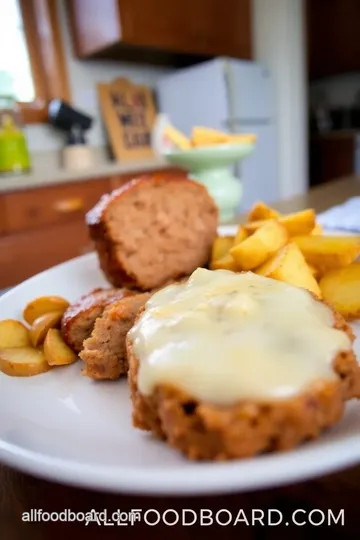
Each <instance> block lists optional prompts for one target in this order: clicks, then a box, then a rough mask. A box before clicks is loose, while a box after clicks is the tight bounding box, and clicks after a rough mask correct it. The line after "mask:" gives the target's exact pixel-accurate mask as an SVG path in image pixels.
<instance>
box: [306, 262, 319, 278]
mask: <svg viewBox="0 0 360 540" xmlns="http://www.w3.org/2000/svg"><path fill="white" fill-rule="evenodd" d="M307 265H308V267H309V269H310V272H311V273H312V275H313V276H314V278H315V279H317V278H318V277H320V272H319V270H318V269H317V268H315V266H312V264H309V263H307Z"/></svg>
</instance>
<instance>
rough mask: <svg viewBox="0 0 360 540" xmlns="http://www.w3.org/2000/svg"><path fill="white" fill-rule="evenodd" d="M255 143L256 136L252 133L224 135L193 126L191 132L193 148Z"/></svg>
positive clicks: (221, 132) (223, 133)
mask: <svg viewBox="0 0 360 540" xmlns="http://www.w3.org/2000/svg"><path fill="white" fill-rule="evenodd" d="M255 141H256V135H254V134H252V133H225V132H224V131H218V130H216V129H211V128H206V127H202V126H195V127H194V128H193V129H192V132H191V144H192V145H193V146H212V145H214V144H224V143H241V144H252V143H254V142H255Z"/></svg>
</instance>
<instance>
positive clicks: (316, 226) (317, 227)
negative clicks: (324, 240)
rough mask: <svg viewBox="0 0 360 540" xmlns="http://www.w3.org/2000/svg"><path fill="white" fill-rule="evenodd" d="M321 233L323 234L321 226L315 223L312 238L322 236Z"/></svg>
mask: <svg viewBox="0 0 360 540" xmlns="http://www.w3.org/2000/svg"><path fill="white" fill-rule="evenodd" d="M322 233H323V228H322V226H321V225H320V224H319V223H316V225H315V227H314V228H313V230H312V231H311V234H312V235H314V236H317V235H318V234H322Z"/></svg>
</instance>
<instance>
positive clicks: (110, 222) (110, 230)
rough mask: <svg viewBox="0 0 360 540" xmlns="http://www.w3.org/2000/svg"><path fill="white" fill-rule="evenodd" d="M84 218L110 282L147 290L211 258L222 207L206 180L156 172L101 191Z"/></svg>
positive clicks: (203, 263) (183, 274)
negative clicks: (105, 191)
mask: <svg viewBox="0 0 360 540" xmlns="http://www.w3.org/2000/svg"><path fill="white" fill-rule="evenodd" d="M86 222H87V225H88V227H89V230H90V236H91V238H92V239H93V240H94V243H95V248H96V250H97V252H98V256H99V261H100V266H101V268H102V270H103V272H104V273H105V275H106V277H107V279H108V280H109V282H110V283H112V284H113V285H114V286H115V287H129V288H135V289H140V290H144V291H146V290H151V289H155V288H157V287H160V286H162V285H164V284H166V283H168V282H170V281H174V280H176V279H179V278H181V277H182V276H187V275H189V274H191V273H192V272H193V270H195V269H196V268H198V267H201V266H204V265H206V264H207V263H208V260H209V256H210V251H211V246H212V243H213V240H214V238H215V236H216V233H217V225H218V211H217V207H216V205H215V203H214V201H213V199H212V198H211V197H210V195H209V193H208V191H207V190H206V188H205V187H204V186H202V185H200V184H198V183H197V182H195V181H193V180H189V179H188V178H186V177H185V176H184V175H182V174H180V173H179V174H174V175H172V176H169V175H167V176H165V175H164V174H156V175H155V174H154V175H149V176H143V177H140V178H137V179H135V180H132V181H131V182H128V183H127V184H125V185H124V186H123V187H121V188H120V189H117V190H115V191H114V192H112V193H111V194H110V195H105V196H103V197H102V198H101V200H100V201H99V203H98V204H97V205H96V206H95V207H94V208H93V209H92V210H90V211H89V212H88V214H87V216H86Z"/></svg>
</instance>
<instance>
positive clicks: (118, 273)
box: [86, 173, 218, 291]
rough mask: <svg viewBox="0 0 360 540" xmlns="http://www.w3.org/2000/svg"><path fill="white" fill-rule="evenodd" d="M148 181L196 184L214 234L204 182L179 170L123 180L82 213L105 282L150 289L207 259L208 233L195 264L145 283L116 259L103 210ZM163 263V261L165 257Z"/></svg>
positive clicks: (162, 183) (204, 263) (154, 183)
mask: <svg viewBox="0 0 360 540" xmlns="http://www.w3.org/2000/svg"><path fill="white" fill-rule="evenodd" d="M150 182H151V183H152V185H154V186H156V187H159V186H162V185H167V186H168V185H170V184H171V183H176V184H179V183H182V184H183V185H184V188H185V189H186V187H187V186H189V185H191V186H192V187H194V188H196V190H198V193H199V198H201V196H202V197H206V200H207V202H208V206H209V208H211V212H212V213H213V216H214V226H213V227H211V230H209V235H210V236H211V235H212V236H213V237H215V235H216V228H217V221H218V210H217V207H216V205H215V203H214V201H213V200H212V198H211V197H210V195H209V194H208V192H207V190H206V188H205V187H204V186H202V185H201V184H198V183H197V182H195V181H193V180H191V179H189V178H187V177H186V176H185V175H184V174H183V173H179V174H174V175H171V176H170V175H164V174H161V173H159V174H153V175H146V176H141V177H139V178H135V179H134V180H132V181H130V182H127V183H126V184H124V185H123V186H122V187H120V188H119V189H116V190H115V191H113V192H112V193H110V194H106V195H103V196H102V198H101V199H100V201H99V202H98V204H97V205H95V207H94V208H93V209H92V210H90V211H89V212H88V213H87V215H86V223H87V225H88V228H89V233H90V237H91V238H92V240H93V242H94V246H95V249H96V251H97V253H98V257H99V264H100V268H101V269H102V271H103V272H104V274H105V275H106V277H107V279H108V280H109V282H110V283H111V284H112V285H113V286H115V287H127V288H134V289H138V290H143V291H147V290H151V289H154V288H156V287H159V286H162V285H165V284H166V283H167V282H170V281H173V280H176V279H179V278H181V277H183V276H184V275H189V274H191V272H192V271H193V270H195V268H197V267H198V266H203V265H206V264H207V263H208V259H209V256H210V251H211V245H212V240H213V238H212V237H211V241H209V246H208V248H209V249H208V250H207V252H206V255H205V256H204V257H203V258H202V259H201V260H200V259H199V260H198V261H197V264H196V265H194V268H190V269H188V271H186V272H182V271H181V269H180V270H179V271H178V272H174V273H173V274H172V275H169V276H168V277H167V278H166V279H164V280H163V281H161V279H160V278H159V280H158V281H157V280H156V276H155V277H154V281H153V282H152V283H151V284H150V285H149V284H146V283H143V282H142V279H141V277H140V276H139V275H138V274H137V272H136V271H135V270H131V269H130V268H126V269H125V268H124V265H123V264H122V263H121V262H120V261H119V257H118V249H117V245H116V243H115V242H114V239H113V238H112V237H111V234H110V232H109V229H108V226H107V219H106V213H107V211H108V209H109V208H110V207H111V206H112V205H113V204H114V203H116V202H117V201H119V199H121V198H123V197H125V196H127V195H128V194H130V193H131V192H133V191H134V190H137V189H139V188H141V187H142V186H146V184H148V183H150ZM212 229H213V230H212ZM127 233H128V234H129V235H131V234H132V231H131V230H129V231H127ZM193 234H194V235H196V231H195V230H194V231H193ZM151 241H152V238H151V237H150V238H148V239H147V242H148V243H150V245H151ZM199 253H200V249H199ZM169 256H171V255H167V257H169ZM164 264H166V261H165V263H164Z"/></svg>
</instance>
